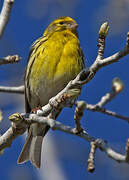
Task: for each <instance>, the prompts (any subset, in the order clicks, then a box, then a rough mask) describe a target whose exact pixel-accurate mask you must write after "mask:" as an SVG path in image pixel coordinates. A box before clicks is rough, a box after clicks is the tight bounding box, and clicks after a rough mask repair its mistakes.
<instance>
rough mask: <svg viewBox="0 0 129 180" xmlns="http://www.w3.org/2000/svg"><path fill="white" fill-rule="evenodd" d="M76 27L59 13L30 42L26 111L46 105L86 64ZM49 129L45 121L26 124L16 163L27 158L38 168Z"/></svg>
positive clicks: (26, 76) (68, 18)
mask: <svg viewBox="0 0 129 180" xmlns="http://www.w3.org/2000/svg"><path fill="white" fill-rule="evenodd" d="M77 27H78V24H77V22H76V21H75V20H74V19H73V18H71V17H68V16H63V17H59V18H57V19H55V20H54V21H53V22H51V23H50V25H49V26H48V27H47V28H46V30H45V31H44V33H43V35H42V36H41V37H40V38H38V39H37V40H36V41H35V42H34V43H33V44H32V46H31V48H30V53H29V56H28V63H27V67H26V71H25V80H24V84H25V111H26V113H30V112H33V110H34V109H36V108H37V107H42V106H44V105H46V104H47V103H48V102H49V99H50V98H52V97H53V96H55V95H56V94H58V93H59V92H60V91H61V90H62V89H64V88H65V86H66V85H67V84H68V83H69V81H71V80H73V79H74V78H75V77H76V76H77V75H78V74H79V73H80V72H81V71H82V70H83V69H84V68H85V60H84V59H85V58H84V54H83V51H82V48H81V46H80V41H79V38H78V32H77ZM48 130H49V126H48V125H41V124H38V123H34V124H31V125H30V126H29V128H28V135H27V138H26V142H25V144H24V146H23V149H22V151H21V153H20V156H19V158H18V161H17V162H18V164H22V163H25V162H27V161H30V162H31V163H32V165H33V166H35V167H36V168H40V165H41V149H42V141H43V138H44V136H45V135H46V133H47V132H48Z"/></svg>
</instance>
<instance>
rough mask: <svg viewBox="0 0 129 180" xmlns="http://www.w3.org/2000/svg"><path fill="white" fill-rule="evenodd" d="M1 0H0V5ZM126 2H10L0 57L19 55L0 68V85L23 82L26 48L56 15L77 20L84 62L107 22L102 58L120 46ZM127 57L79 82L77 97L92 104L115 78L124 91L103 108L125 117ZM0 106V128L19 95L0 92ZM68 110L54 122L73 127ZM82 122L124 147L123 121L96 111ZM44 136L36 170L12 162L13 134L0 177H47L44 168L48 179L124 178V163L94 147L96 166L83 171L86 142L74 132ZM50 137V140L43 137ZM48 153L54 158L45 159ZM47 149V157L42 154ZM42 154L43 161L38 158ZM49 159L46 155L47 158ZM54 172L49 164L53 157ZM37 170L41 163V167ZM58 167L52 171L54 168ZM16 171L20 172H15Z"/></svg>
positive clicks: (20, 104)
mask: <svg viewBox="0 0 129 180" xmlns="http://www.w3.org/2000/svg"><path fill="white" fill-rule="evenodd" d="M2 3H3V1H2V0H0V7H2ZM128 7H129V2H128V1H125V0H98V1H89V0H75V1H73V0H71V1H70V2H69V1H68V0H37V1H35V0H31V1H30V0H26V1H15V4H14V7H13V10H12V14H11V18H10V22H9V24H8V25H7V27H6V30H5V32H4V35H3V37H2V39H1V41H0V49H1V51H0V56H1V57H2V56H6V55H8V54H19V55H20V56H21V57H22V60H21V62H20V63H18V64H14V65H5V66H1V67H0V75H1V78H0V85H6V86H9V85H10V86H17V85H21V84H23V79H24V78H23V77H24V70H25V66H26V62H27V56H28V53H29V47H30V46H31V44H32V43H33V41H35V40H36V39H37V38H38V37H40V36H41V35H42V34H43V31H44V30H45V28H46V27H47V26H48V24H49V23H50V22H51V21H52V20H53V19H54V18H57V17H59V16H64V15H65V16H71V17H73V18H74V19H75V20H76V21H77V22H78V24H79V28H78V32H79V38H80V42H81V46H82V49H83V51H84V54H85V57H86V64H87V66H90V65H91V64H92V63H93V62H94V60H95V58H96V55H97V38H98V31H99V27H100V25H101V23H103V22H105V21H108V22H109V25H110V30H109V35H108V37H107V40H106V48H105V57H107V56H110V55H112V54H113V53H115V52H117V51H119V50H120V49H121V48H123V47H124V44H125V41H126V34H127V32H128V31H129V27H128V17H129V12H128ZM128 67H129V56H126V57H124V58H123V59H121V60H120V61H119V62H118V63H114V64H112V65H110V66H107V67H104V68H102V69H101V70H100V71H99V72H97V74H96V76H95V77H94V79H93V80H92V81H91V82H89V83H88V84H87V85H85V86H84V88H83V91H82V95H81V96H80V99H82V100H86V101H87V102H88V103H92V104H95V103H97V102H98V101H99V100H100V98H101V97H102V96H103V95H104V94H105V93H107V92H108V91H110V88H111V81H112V79H113V78H114V77H119V78H120V79H121V80H123V82H124V84H125V88H124V91H123V92H122V93H121V94H119V95H118V96H117V97H116V98H115V99H114V100H112V102H110V103H108V104H107V105H106V108H108V109H110V110H113V111H116V112H118V113H120V114H123V115H125V116H129V83H128V77H129V71H128ZM0 108H1V109H2V111H3V116H4V119H3V122H2V123H1V126H0V127H1V133H4V132H5V130H7V128H8V127H9V125H10V124H9V123H10V122H9V120H8V116H9V115H10V114H11V113H14V112H24V96H22V95H12V94H11V95H10V94H6V95H5V94H3V93H0ZM73 114H74V113H73V109H72V110H71V109H65V110H64V111H63V112H62V114H61V115H60V117H59V119H58V120H59V121H61V122H63V123H65V124H68V125H71V126H73V127H74V121H73ZM82 125H83V127H84V128H85V129H86V131H87V132H88V133H89V134H90V135H92V136H94V137H101V138H102V139H104V140H107V141H108V142H109V144H110V145H111V146H112V147H113V148H114V149H115V150H116V151H118V152H121V153H124V152H125V143H126V140H127V138H128V124H127V123H126V122H124V121H123V120H119V119H116V118H113V117H109V116H107V115H103V114H100V113H95V112H89V111H86V112H85V115H84V118H83V119H82ZM47 136H48V137H46V138H45V140H44V144H43V146H44V149H45V150H43V151H44V152H43V154H42V156H44V157H43V162H42V163H43V164H44V165H43V167H44V169H45V172H44V171H43V170H42V172H44V173H42V172H41V171H40V172H39V171H38V170H36V169H35V168H34V167H32V166H31V164H30V163H27V164H25V165H17V164H16V161H17V158H18V155H19V153H20V151H21V148H22V145H23V143H24V139H23V138H22V137H19V138H17V139H16V140H15V141H14V142H13V144H12V145H11V147H10V148H8V149H5V152H4V154H3V155H2V156H1V157H0V160H1V178H2V179H5V180H12V179H13V180H15V179H17V178H19V179H20V178H21V179H23V176H24V179H27V180H29V179H34V180H40V179H43V180H47V173H49V174H52V176H50V178H49V180H51V177H52V179H55V180H58V179H57V174H56V172H58V175H59V174H60V176H62V178H61V180H71V179H74V180H78V179H81V180H85V179H88V180H94V179H95V180H96V179H105V180H109V179H111V180H117V179H119V180H127V179H129V175H128V165H125V164H118V163H116V162H115V161H113V160H111V159H109V158H107V157H106V155H105V154H104V153H103V152H100V151H99V150H98V151H97V153H96V161H95V162H96V163H95V164H96V170H95V172H94V173H93V174H90V173H88V172H87V158H88V153H89V144H88V142H85V141H84V140H81V139H80V138H78V137H74V136H71V135H68V134H65V133H63V132H57V131H56V132H52V131H50V132H49V133H48V135H47ZM49 140H50V142H51V143H50V142H48V141H49ZM47 147H48V148H52V149H53V152H54V153H53V152H50V153H51V155H54V156H55V157H56V158H55V159H54V160H52V161H51V159H52V158H50V157H51V156H50V153H48V152H49V151H50V149H47ZM47 154H48V156H49V157H47ZM44 159H45V160H44ZM48 159H49V160H48ZM56 161H57V165H55V167H54V168H55V173H54V170H53V171H52V169H51V167H53V166H50V165H52V162H56ZM42 169H43V168H42ZM57 169H58V171H57ZM20 176H21V177H20Z"/></svg>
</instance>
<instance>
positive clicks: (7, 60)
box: [0, 55, 21, 65]
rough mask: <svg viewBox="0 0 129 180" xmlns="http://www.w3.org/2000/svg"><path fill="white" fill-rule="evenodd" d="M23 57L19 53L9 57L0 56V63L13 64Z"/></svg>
mask: <svg viewBox="0 0 129 180" xmlns="http://www.w3.org/2000/svg"><path fill="white" fill-rule="evenodd" d="M20 59H21V57H20V56H18V55H13V56H10V55H9V56H7V57H3V58H0V65H3V64H13V63H15V62H16V63H17V62H19V61H20Z"/></svg>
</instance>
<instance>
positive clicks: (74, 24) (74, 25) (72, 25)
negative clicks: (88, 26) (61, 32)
mask: <svg viewBox="0 0 129 180" xmlns="http://www.w3.org/2000/svg"><path fill="white" fill-rule="evenodd" d="M77 27H78V24H77V23H74V22H73V23H71V24H70V25H69V28H70V29H71V30H76V29H77Z"/></svg>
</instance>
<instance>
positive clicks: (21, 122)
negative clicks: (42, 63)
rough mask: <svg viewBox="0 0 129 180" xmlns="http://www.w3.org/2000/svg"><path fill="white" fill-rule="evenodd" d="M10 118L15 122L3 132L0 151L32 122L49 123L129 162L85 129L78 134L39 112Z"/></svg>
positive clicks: (15, 115) (110, 154)
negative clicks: (39, 114)
mask: <svg viewBox="0 0 129 180" xmlns="http://www.w3.org/2000/svg"><path fill="white" fill-rule="evenodd" d="M10 120H11V121H12V122H13V125H12V127H10V128H9V129H8V131H7V132H6V133H5V134H3V135H2V136H1V137H0V151H1V150H3V148H5V147H9V146H10V145H11V143H12V141H13V140H14V139H15V138H16V137H17V136H19V135H21V134H23V133H24V132H25V130H26V128H27V124H30V123H41V124H47V125H49V126H50V127H51V128H52V129H53V130H60V131H63V132H66V133H68V134H72V135H76V136H79V137H81V138H83V139H84V140H86V141H88V142H93V141H95V142H96V147H98V148H99V149H100V150H102V151H104V152H105V153H106V154H107V156H109V157H110V158H112V159H114V160H115V161H118V162H127V161H126V160H125V159H126V156H125V155H121V154H119V153H117V152H115V151H114V150H112V149H111V148H110V147H109V146H108V144H107V143H106V142H105V141H103V140H101V139H99V140H98V139H95V138H94V137H92V136H90V135H89V134H87V133H86V132H85V131H83V132H81V133H80V134H76V133H75V131H74V128H71V127H70V126H65V125H64V124H62V123H60V122H58V121H55V120H53V119H49V118H48V117H40V116H38V115H37V114H24V115H23V114H22V115H19V114H18V113H17V114H14V115H11V117H10Z"/></svg>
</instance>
